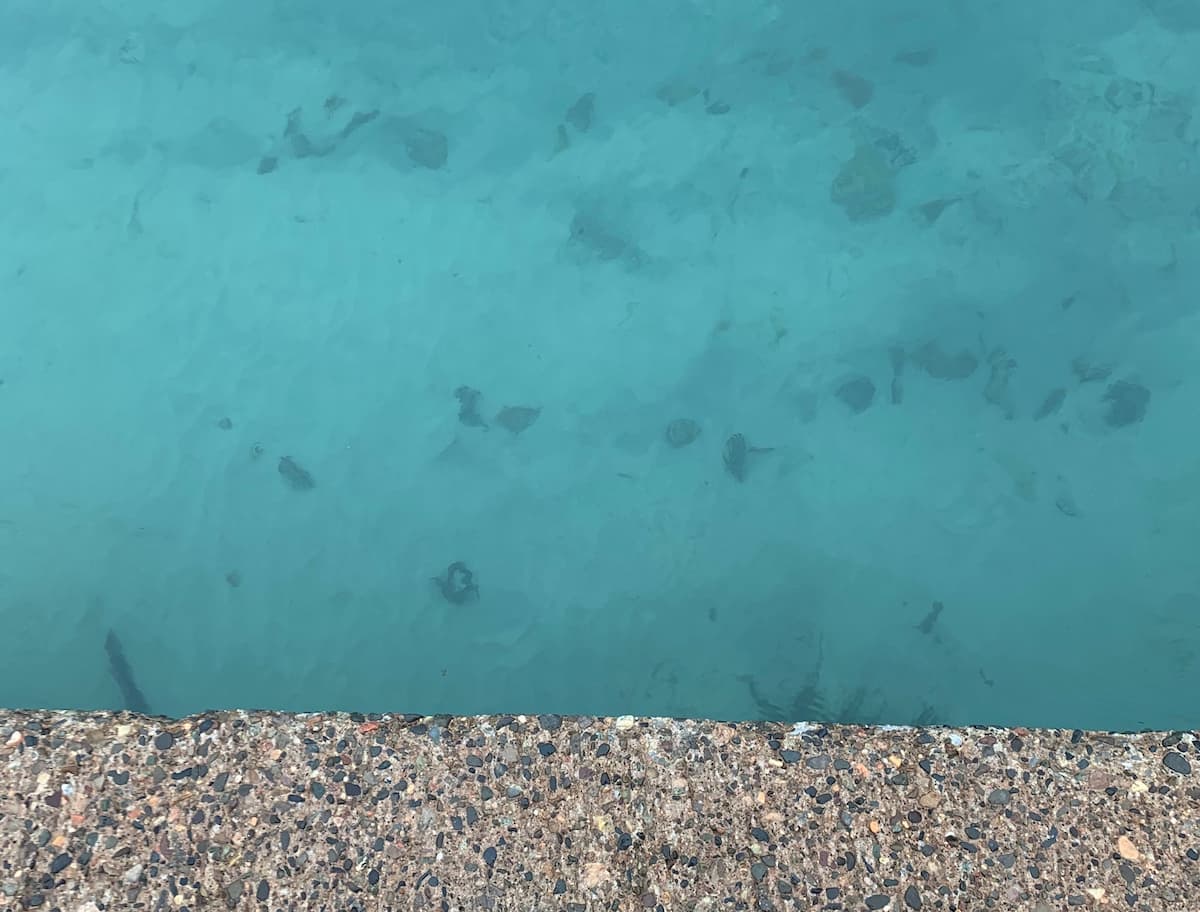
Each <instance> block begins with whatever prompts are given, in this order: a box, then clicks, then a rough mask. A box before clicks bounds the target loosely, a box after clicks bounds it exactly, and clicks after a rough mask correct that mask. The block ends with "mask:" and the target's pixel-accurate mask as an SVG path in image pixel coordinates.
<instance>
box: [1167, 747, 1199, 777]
mask: <svg viewBox="0 0 1200 912" xmlns="http://www.w3.org/2000/svg"><path fill="white" fill-rule="evenodd" d="M1163 766H1165V767H1166V768H1167V769H1169V770H1171V771H1172V772H1174V773H1179V775H1181V776H1186V775H1188V774H1189V773H1191V771H1192V764H1191V763H1189V762H1188V759H1187V757H1185V756H1183V754H1177V753H1175V751H1168V752H1167V753H1166V754H1165V755H1164V756H1163Z"/></svg>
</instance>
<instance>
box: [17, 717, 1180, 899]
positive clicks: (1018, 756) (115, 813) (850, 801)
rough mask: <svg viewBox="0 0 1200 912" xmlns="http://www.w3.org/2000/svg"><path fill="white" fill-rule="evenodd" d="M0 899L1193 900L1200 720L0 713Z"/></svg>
mask: <svg viewBox="0 0 1200 912" xmlns="http://www.w3.org/2000/svg"><path fill="white" fill-rule="evenodd" d="M0 770H2V772H0V786H2V789H0V800H2V802H3V804H2V807H0V908H18V909H24V908H39V909H46V910H50V909H61V910H64V912H95V910H102V909H122V910H124V909H152V910H202V909H218V910H219V909H247V910H250V909H253V910H277V909H284V910H292V909H328V910H401V909H403V910H422V909H430V910H439V912H440V910H447V912H448V910H451V909H496V910H506V909H514V910H515V909H520V910H524V912H528V910H541V909H544V910H558V909H562V910H569V912H583V910H591V909H601V908H605V909H623V910H625V909H633V910H637V909H654V910H667V909H686V910H706V909H712V910H719V909H734V910H745V909H754V910H763V912H771V910H776V909H778V910H784V909H790V908H798V909H829V910H840V909H845V910H863V909H890V910H903V909H937V910H967V909H972V910H973V909H1016V910H1034V912H1050V910H1060V909H1068V910H1069V909H1076V908H1079V909H1093V908H1111V909H1135V910H1184V909H1191V908H1196V906H1195V903H1196V902H1197V897H1200V734H1197V733H1173V734H1164V733H1147V734H1139V735H1112V734H1100V733H1084V732H1078V731H1077V732H1069V731H1032V730H1022V729H880V728H862V727H828V728H826V727H814V726H805V725H798V726H795V727H788V726H780V725H766V724H724V723H716V722H699V721H680V720H670V719H642V718H633V717H622V718H618V719H592V718H571V717H559V716H516V717H513V716H487V717H471V718H447V717H432V718H431V717H417V716H382V717H377V716H366V717H364V716H357V715H350V716H345V715H299V716H296V715H277V714H267V713H214V714H210V715H206V716H196V717H191V718H187V719H180V720H165V719H144V718H141V717H136V716H131V715H127V714H121V715H110V714H69V713H7V714H0Z"/></svg>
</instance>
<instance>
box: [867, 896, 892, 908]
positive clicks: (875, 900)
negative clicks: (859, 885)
mask: <svg viewBox="0 0 1200 912" xmlns="http://www.w3.org/2000/svg"><path fill="white" fill-rule="evenodd" d="M891 901H892V898H891V897H890V896H884V895H883V894H882V893H874V894H872V895H871V896H868V897H867V898H866V903H867V908H868V909H883V908H885V907H886V906H887V905H888V904H889V903H890V902H891Z"/></svg>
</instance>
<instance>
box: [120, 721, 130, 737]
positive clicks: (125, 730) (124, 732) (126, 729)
mask: <svg viewBox="0 0 1200 912" xmlns="http://www.w3.org/2000/svg"><path fill="white" fill-rule="evenodd" d="M132 734H133V726H132V725H129V724H123V725H118V726H117V737H118V738H128V737H129V736H130V735H132Z"/></svg>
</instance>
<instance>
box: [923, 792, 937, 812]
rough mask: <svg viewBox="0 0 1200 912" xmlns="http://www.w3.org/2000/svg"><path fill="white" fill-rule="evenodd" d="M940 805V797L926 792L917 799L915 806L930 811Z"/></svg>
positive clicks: (935, 793)
mask: <svg viewBox="0 0 1200 912" xmlns="http://www.w3.org/2000/svg"><path fill="white" fill-rule="evenodd" d="M941 803H942V799H941V796H940V795H938V793H937V792H926V793H925V794H924V795H922V796H921V797H920V798H918V799H917V804H919V805H921V807H923V808H925V810H927V811H928V810H932V809H933V808H935V807H937V806H938V805H939V804H941Z"/></svg>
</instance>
